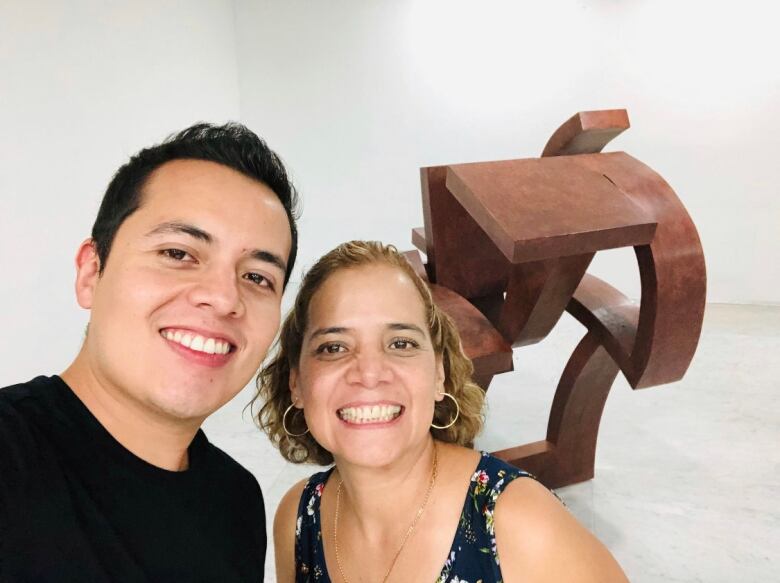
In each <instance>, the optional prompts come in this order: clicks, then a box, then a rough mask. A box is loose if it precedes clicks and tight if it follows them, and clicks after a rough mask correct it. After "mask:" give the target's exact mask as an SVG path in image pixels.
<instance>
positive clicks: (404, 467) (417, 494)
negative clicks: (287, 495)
mask: <svg viewBox="0 0 780 583" xmlns="http://www.w3.org/2000/svg"><path fill="white" fill-rule="evenodd" d="M444 449H445V448H444V447H442V444H440V443H435V442H434V440H433V437H429V438H428V439H427V440H426V441H425V442H424V443H423V444H422V445H421V446H420V447H419V448H416V449H414V450H412V451H409V452H407V453H406V454H405V455H404V456H402V457H401V458H399V459H398V460H396V461H395V462H393V463H392V464H390V465H389V466H386V467H381V468H366V467H363V466H355V465H352V464H349V463H347V462H345V461H344V460H339V459H337V460H336V468H337V475H336V476H335V477H336V481H335V484H338V483H339V480H341V482H342V485H341V495H340V498H341V499H340V504H339V506H340V508H339V513H340V515H341V518H340V520H342V521H344V520H345V518H346V520H347V521H348V522H349V523H352V524H353V525H354V527H356V528H357V529H358V530H359V531H360V533H361V536H363V537H366V540H367V541H369V542H370V541H374V540H379V539H383V538H385V537H387V536H390V537H392V536H393V533H396V532H397V531H398V528H399V522H400V523H405V522H406V518H407V517H408V519H409V522H411V520H412V519H413V518H414V516H415V515H416V513H417V512H418V510H419V509H420V506H421V505H422V504H423V501H424V500H425V497H426V493H427V492H428V490H429V489H430V488H431V479H432V472H433V464H434V456H437V457H438V465H439V466H440V467H441V465H442V454H443V453H444V452H443V451H442V450H444ZM435 489H436V487H435V485H434V486H433V491H431V494H430V495H431V497H433V496H434V495H435ZM334 495H335V488H334ZM334 503H335V500H334ZM404 528H405V526H404Z"/></svg>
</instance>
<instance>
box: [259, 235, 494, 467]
mask: <svg viewBox="0 0 780 583" xmlns="http://www.w3.org/2000/svg"><path fill="white" fill-rule="evenodd" d="M377 263H379V264H385V265H390V266H392V267H396V268H398V269H400V270H401V271H403V272H404V273H405V274H406V275H407V276H408V277H409V278H410V279H411V280H412V282H414V285H415V286H416V288H417V291H419V292H420V297H421V298H422V301H423V304H424V306H425V313H426V316H427V321H428V331H429V333H430V335H431V340H432V344H433V349H434V352H435V353H436V354H437V355H440V356H441V357H442V362H443V364H444V374H445V380H444V390H445V391H446V392H447V393H449V394H450V395H452V396H453V397H454V398H455V399H457V401H458V404H459V405H460V415H459V416H458V419H457V421H456V422H455V423H454V424H453V425H452V426H451V427H449V428H447V429H435V428H431V433H432V434H433V437H434V438H436V439H438V440H440V441H446V442H449V443H457V444H459V445H464V446H468V447H470V446H471V444H472V442H473V441H474V438H475V437H476V435H477V434H478V433H479V431H480V430H481V429H482V424H483V422H484V414H483V411H482V409H483V406H484V402H485V395H484V393H483V392H482V389H480V388H479V387H478V386H477V385H476V384H474V383H473V382H472V380H471V374H472V372H473V370H474V369H473V366H472V364H471V361H470V360H469V359H468V357H467V356H466V355H465V354H464V353H463V348H462V346H461V343H460V337H459V336H458V331H457V329H456V328H455V324H454V323H453V322H452V320H451V319H450V318H449V316H447V314H445V313H444V312H442V311H441V310H440V309H439V308H438V307H437V306H436V304H435V303H434V302H433V297H432V296H431V291H430V289H428V286H427V284H426V283H425V282H424V281H423V280H422V279H421V278H420V276H418V275H417V273H415V271H414V269H413V268H412V266H411V265H410V264H409V262H408V261H407V260H406V258H405V257H404V256H403V255H401V254H400V253H399V252H398V251H397V249H396V248H395V247H393V246H392V245H383V244H382V243H379V242H377V241H350V242H348V243H343V244H341V245H339V246H338V247H336V248H335V249H333V250H332V251H330V252H328V253H326V254H325V255H323V256H322V257H321V258H320V259H319V261H317V263H316V264H315V265H314V267H312V268H311V269H310V270H309V272H308V273H307V274H306V276H305V277H304V279H303V282H302V283H301V287H300V288H299V290H298V295H297V297H296V298H295V305H294V306H293V308H292V310H291V311H290V313H289V314H288V315H287V317H286V318H285V320H284V323H283V324H282V329H281V333H280V336H279V340H278V341H277V350H276V354H275V355H274V357H273V358H272V360H271V361H270V362H269V363H268V364H267V365H266V366H265V367H264V368H263V369H262V370H261V371H260V374H259V375H258V377H257V394H256V395H255V398H254V400H253V403H254V402H257V401H261V402H264V404H263V406H262V408H261V409H260V412H259V413H258V415H257V423H258V425H259V426H260V428H261V429H262V430H263V431H265V432H266V433H267V434H268V437H269V438H270V439H271V441H272V442H273V443H274V444H275V445H276V446H277V447H278V448H279V451H280V452H281V453H282V456H284V458H285V459H287V460H289V461H291V462H293V463H303V462H310V463H315V464H319V465H328V464H331V463H333V455H331V453H330V452H329V451H328V450H326V449H325V448H324V447H322V446H321V445H320V444H319V443H317V440H315V439H314V437H313V436H312V435H311V433H305V434H304V435H301V436H299V437H295V436H292V435H289V434H288V433H287V432H286V431H285V430H284V425H283V423H284V419H283V417H284V413H285V411H287V409H288V408H289V407H290V405H291V404H292V397H291V393H290V371H291V370H292V369H294V368H296V367H297V366H298V361H299V359H300V356H301V346H302V344H303V337H304V334H305V333H306V328H307V326H308V323H309V322H308V320H309V305H310V304H311V300H312V298H313V297H314V294H316V293H317V291H318V290H319V289H320V288H321V287H322V285H323V283H325V280H326V279H328V277H330V276H331V275H333V274H334V273H336V272H337V271H339V270H342V269H354V268H356V267H361V266H365V265H373V264H377ZM455 414H456V407H455V403H453V401H452V400H451V399H447V398H445V399H443V400H442V401H440V402H437V403H436V407H435V409H434V416H433V421H434V423H435V424H436V425H447V424H448V423H449V422H450V421H451V420H452V419H453V418H454V417H455ZM286 423H287V428H288V430H289V431H290V432H291V433H295V434H299V433H304V432H305V431H306V429H307V427H306V420H305V418H304V415H303V411H302V410H301V409H297V408H293V409H292V410H291V412H290V414H289V415H288V418H287V421H286Z"/></svg>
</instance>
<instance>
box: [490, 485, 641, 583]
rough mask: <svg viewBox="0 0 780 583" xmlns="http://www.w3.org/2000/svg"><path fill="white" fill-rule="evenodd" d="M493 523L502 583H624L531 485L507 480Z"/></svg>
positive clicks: (561, 510) (588, 538) (609, 561)
mask: <svg viewBox="0 0 780 583" xmlns="http://www.w3.org/2000/svg"><path fill="white" fill-rule="evenodd" d="M523 475H525V476H530V474H528V473H527V472H523ZM494 521H495V537H496V541H497V552H498V555H499V556H500V557H501V569H502V571H503V572H504V578H505V579H513V578H515V577H516V576H519V574H523V575H524V576H525V577H527V578H528V579H529V580H534V581H564V580H565V581H577V582H585V581H587V582H591V581H593V582H596V581H598V582H600V583H603V582H607V581H609V582H613V581H614V582H617V581H620V582H625V581H626V579H625V575H624V574H623V573H622V571H621V570H620V567H619V566H618V564H617V563H616V562H615V560H614V558H613V557H612V556H611V554H610V553H609V551H608V550H607V549H606V548H605V547H604V546H603V545H602V544H601V543H600V542H599V541H598V540H597V539H596V538H595V537H594V536H593V535H592V534H591V533H590V532H589V531H588V530H587V529H586V528H585V527H583V526H582V525H581V524H580V523H579V522H578V521H577V520H576V518H575V517H574V516H573V515H572V514H571V513H570V512H569V510H568V509H567V508H566V507H565V506H564V504H563V503H562V502H561V500H560V499H559V498H558V497H557V496H556V495H555V493H553V492H552V491H551V490H549V489H548V488H547V487H546V486H544V485H543V484H542V483H540V482H539V481H537V480H535V479H531V480H513V481H512V482H511V483H510V484H508V485H507V486H506V487H505V488H504V491H503V493H502V494H501V496H500V497H497V500H496V504H495V509H494ZM519 524H521V525H523V527H522V528H518V527H517V525H519Z"/></svg>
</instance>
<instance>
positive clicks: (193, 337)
mask: <svg viewBox="0 0 780 583" xmlns="http://www.w3.org/2000/svg"><path fill="white" fill-rule="evenodd" d="M160 335H161V336H162V337H163V338H165V339H166V340H170V341H171V342H175V343H176V344H181V345H182V346H184V347H185V348H189V349H190V350H194V351H195V352H203V353H205V354H227V353H228V352H230V351H231V349H232V348H233V346H232V345H231V344H230V342H228V341H227V340H222V339H220V338H209V337H207V336H201V335H200V334H195V333H194V332H191V331H189V330H177V329H175V328H165V329H163V330H160Z"/></svg>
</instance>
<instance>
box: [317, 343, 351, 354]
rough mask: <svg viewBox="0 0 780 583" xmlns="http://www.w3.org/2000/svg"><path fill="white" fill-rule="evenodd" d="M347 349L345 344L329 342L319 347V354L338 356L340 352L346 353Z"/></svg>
mask: <svg viewBox="0 0 780 583" xmlns="http://www.w3.org/2000/svg"><path fill="white" fill-rule="evenodd" d="M345 351H346V348H345V347H344V345H343V344H338V343H336V342H329V343H327V344H323V345H321V346H319V347H317V354H338V353H339V352H345Z"/></svg>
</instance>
